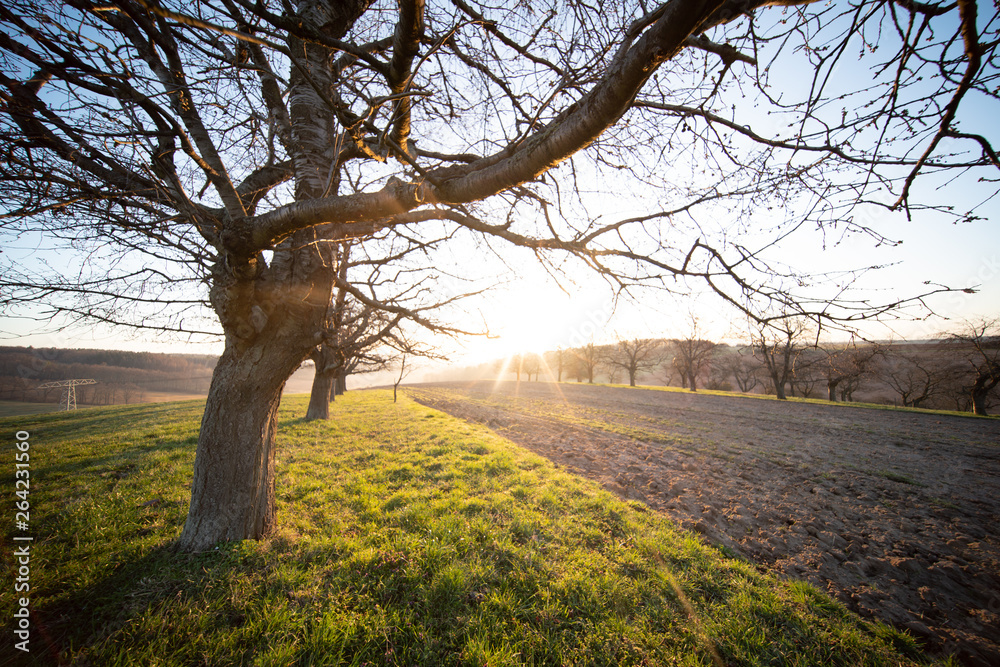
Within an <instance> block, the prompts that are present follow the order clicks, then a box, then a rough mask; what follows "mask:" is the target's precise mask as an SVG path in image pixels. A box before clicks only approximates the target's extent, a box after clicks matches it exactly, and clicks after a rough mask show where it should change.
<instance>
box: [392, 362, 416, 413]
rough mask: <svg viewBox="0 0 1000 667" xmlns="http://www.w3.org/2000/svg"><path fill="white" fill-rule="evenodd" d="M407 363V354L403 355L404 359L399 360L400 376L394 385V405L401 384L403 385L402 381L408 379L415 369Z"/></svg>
mask: <svg viewBox="0 0 1000 667" xmlns="http://www.w3.org/2000/svg"><path fill="white" fill-rule="evenodd" d="M406 361H407V359H406V354H403V355H402V357H401V358H400V360H399V374H398V375H397V376H396V379H395V381H394V382H393V383H392V402H393V403H395V402H396V391H397V390H398V389H399V385H400V383H402V381H403V380H405V379H406V376H407V375H409V374H410V373H411V372H412V371H413V369H412V368H411V366H408V365H407V363H406Z"/></svg>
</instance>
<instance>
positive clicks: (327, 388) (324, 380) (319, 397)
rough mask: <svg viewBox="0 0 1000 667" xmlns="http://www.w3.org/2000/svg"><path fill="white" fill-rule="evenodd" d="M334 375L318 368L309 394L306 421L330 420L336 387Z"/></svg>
mask: <svg viewBox="0 0 1000 667" xmlns="http://www.w3.org/2000/svg"><path fill="white" fill-rule="evenodd" d="M335 379H336V378H335V377H334V374H333V373H332V372H330V371H325V372H324V371H321V370H320V368H319V367H317V368H316V375H314V376H313V383H312V391H311V393H310V394H309V407H308V408H307V409H306V421H313V420H315V419H329V418H330V401H331V400H332V393H331V392H332V391H333V387H334V380H335Z"/></svg>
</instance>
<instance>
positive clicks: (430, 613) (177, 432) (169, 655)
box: [0, 391, 923, 666]
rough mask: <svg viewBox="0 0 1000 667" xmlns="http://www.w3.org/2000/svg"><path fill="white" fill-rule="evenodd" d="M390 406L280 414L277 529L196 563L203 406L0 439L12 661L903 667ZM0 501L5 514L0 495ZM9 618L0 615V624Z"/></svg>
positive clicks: (106, 411) (837, 625) (681, 545)
mask: <svg viewBox="0 0 1000 667" xmlns="http://www.w3.org/2000/svg"><path fill="white" fill-rule="evenodd" d="M390 396H391V394H390V393H389V392H385V391H371V392H368V391H366V392H350V393H349V394H347V395H346V396H344V397H342V398H338V399H337V403H336V404H335V405H334V406H333V410H332V419H331V420H330V421H329V422H304V421H302V419H301V417H302V415H303V414H304V413H305V407H306V403H307V401H306V397H301V396H300V397H290V398H289V397H286V399H285V401H284V404H283V406H282V409H281V413H280V420H281V424H280V427H279V461H278V464H277V470H278V481H277V496H278V521H279V525H280V527H279V529H278V530H277V532H276V533H275V534H274V535H273V536H271V537H269V538H268V539H266V540H263V541H260V542H253V541H244V542H239V543H230V544H225V545H221V546H220V547H218V548H217V549H213V550H211V551H209V552H207V553H200V554H180V553H177V552H175V551H174V550H173V548H172V544H173V541H174V540H175V539H176V537H177V536H178V535H179V533H180V530H181V527H182V524H183V521H184V516H185V513H186V509H187V500H188V494H189V484H190V476H191V466H192V463H193V458H194V449H195V442H196V433H197V428H198V421H199V418H200V411H201V405H202V403H200V402H197V401H194V402H184V403H173V404H156V405H140V406H128V407H115V408H94V409H86V410H79V411H77V412H75V413H56V414H52V415H38V416H30V417H18V418H15V419H6V420H0V425H2V427H3V429H4V432H5V433H7V434H8V435H7V436H5V437H6V438H7V440H8V442H10V441H11V440H12V438H13V434H14V432H15V431H17V430H28V431H30V432H31V438H30V442H31V450H30V453H31V465H32V467H31V471H32V477H31V480H32V486H31V495H30V498H31V521H32V523H31V530H30V533H31V534H32V535H33V536H34V537H35V542H34V546H33V551H32V560H31V587H32V588H31V592H30V597H31V609H32V613H33V616H32V624H33V625H32V628H33V633H32V640H31V647H32V653H31V654H30V656H28V657H27V658H26V657H25V656H23V655H15V656H14V657H13V658H12V659H11V660H12V661H15V662H16V661H17V660H20V661H21V662H22V663H25V664H39V665H50V664H57V663H58V662H63V663H73V664H80V665H102V666H104V665H110V666H113V665H203V664H208V665H328V664H329V665H337V664H345V665H366V664H367V665H470V666H471V665H675V664H676V665H716V664H725V665H852V666H853V665H899V664H912V663H913V662H917V663H919V662H922V661H923V659H922V658H921V656H920V654H919V652H918V651H917V649H916V648H915V645H914V643H913V641H912V640H911V639H910V638H909V637H908V636H906V635H902V634H899V633H897V632H895V631H894V630H892V629H890V628H888V627H887V626H884V625H881V624H873V623H868V622H865V621H862V620H861V619H859V618H858V617H857V616H855V615H853V614H851V613H850V612H848V611H847V610H846V609H845V608H843V607H842V606H840V605H839V604H837V603H835V602H833V601H831V599H830V598H828V597H826V596H825V595H823V594H822V593H820V592H818V591H817V590H816V589H814V588H813V587H811V586H809V585H807V584H804V583H801V582H792V583H787V582H780V581H778V580H776V579H775V578H773V577H771V576H768V575H764V574H760V573H759V572H758V571H757V570H756V569H755V568H754V567H753V566H752V565H751V564H749V563H747V562H745V561H742V560H738V559H734V558H728V557H726V556H724V555H723V554H722V553H721V552H720V551H719V550H716V549H714V548H710V547H707V546H705V545H703V544H702V543H701V542H699V541H698V539H697V538H695V537H694V536H693V535H691V534H690V533H686V532H683V531H681V530H679V529H678V528H677V527H676V526H675V525H673V524H672V523H671V522H670V521H669V520H667V519H666V518H664V517H663V516H662V515H660V514H657V513H654V512H652V511H650V510H648V509H647V508H646V507H645V506H643V505H640V504H637V503H626V502H622V501H620V500H618V499H616V498H615V497H613V496H612V495H610V494H608V493H607V492H605V491H603V490H601V489H600V488H599V487H598V486H597V485H596V484H594V483H591V482H589V481H586V480H583V479H581V478H578V477H576V476H573V475H570V474H568V473H566V472H564V471H562V470H560V469H558V468H556V467H555V466H553V465H552V464H551V463H549V462H548V461H546V460H545V459H542V458H540V457H537V456H535V455H533V454H531V453H529V452H527V451H526V450H523V449H521V448H519V447H517V446H516V445H514V444H512V443H511V442H509V441H507V440H504V439H502V438H500V437H498V436H496V435H494V434H493V433H491V432H490V431H489V430H488V429H486V428H485V427H479V426H476V425H470V424H467V423H465V422H463V421H460V420H457V419H454V418H452V417H449V416H447V415H444V414H442V413H440V412H436V411H434V410H431V409H428V408H425V407H423V406H420V405H418V404H416V403H414V402H412V401H410V400H409V399H406V398H403V399H402V400H401V402H400V403H397V404H393V403H392V402H391V398H390ZM8 451H10V450H8ZM7 460H8V462H10V461H11V460H12V456H10V455H8V457H7ZM9 465H10V466H11V467H10V468H9V469H11V470H12V469H13V464H12V463H9ZM6 479H8V480H10V479H11V476H10V475H7V477H6ZM5 489H7V493H8V494H9V496H10V497H12V494H13V491H12V489H11V487H10V486H9V481H8V485H7V486H5ZM11 505H12V503H10V502H5V503H4V504H3V506H4V510H3V512H4V514H3V517H2V520H3V521H4V522H5V523H4V525H6V526H12V525H13V516H9V515H11V514H12V509H11ZM13 534H14V533H13V531H12V530H10V529H8V530H6V532H5V536H4V540H5V547H6V546H7V545H10V544H13V542H12V537H13ZM5 553H9V550H8V549H5ZM7 585H8V586H9V585H10V583H9V582H8V584H7ZM14 604H15V602H14V596H11V595H7V592H6V591H5V593H4V595H3V596H2V598H0V614H2V615H3V618H4V619H11V618H12V617H13V612H14ZM5 624H6V627H7V630H6V631H5V632H4V635H3V636H4V637H5V639H4V642H5V643H8V644H10V643H12V640H11V639H10V638H11V636H12V634H11V627H10V625H9V622H6V621H5ZM11 653H16V652H10V651H8V650H7V647H6V646H5V647H4V651H3V652H2V653H0V655H9V654H11Z"/></svg>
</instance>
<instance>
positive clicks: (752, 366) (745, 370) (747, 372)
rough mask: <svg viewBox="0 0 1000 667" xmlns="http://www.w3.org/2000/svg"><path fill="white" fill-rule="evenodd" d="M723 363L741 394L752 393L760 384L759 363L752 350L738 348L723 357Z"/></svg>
mask: <svg viewBox="0 0 1000 667" xmlns="http://www.w3.org/2000/svg"><path fill="white" fill-rule="evenodd" d="M723 363H724V364H725V366H726V368H728V370H729V374H730V376H731V377H732V378H733V379H734V380H736V386H737V387H738V388H739V390H740V391H741V392H743V393H747V392H750V391H753V390H754V389H755V388H756V387H757V385H759V384H760V371H761V368H762V365H761V362H760V361H759V360H758V359H756V358H755V357H754V355H753V348H746V347H739V348H737V349H736V350H735V352H733V353H732V354H729V355H727V356H726V357H725V359H724V361H723Z"/></svg>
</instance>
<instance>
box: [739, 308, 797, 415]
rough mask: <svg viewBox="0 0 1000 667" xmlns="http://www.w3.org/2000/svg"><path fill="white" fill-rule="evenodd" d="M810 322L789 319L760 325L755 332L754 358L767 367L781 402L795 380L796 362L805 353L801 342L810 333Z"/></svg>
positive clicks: (752, 334) (753, 334)
mask: <svg viewBox="0 0 1000 667" xmlns="http://www.w3.org/2000/svg"><path fill="white" fill-rule="evenodd" d="M807 328H808V324H807V321H806V320H804V319H802V318H793V317H786V318H784V319H780V320H778V321H777V322H774V323H769V324H759V325H758V326H757V327H756V330H755V331H753V332H752V333H751V338H752V340H753V347H754V355H756V357H757V358H758V359H760V360H761V362H762V363H763V364H764V368H765V369H766V371H767V375H768V377H769V378H770V380H771V386H772V387H774V393H775V395H776V396H777V397H778V398H779V399H782V400H784V399H786V398H787V394H786V393H785V387H787V386H788V384H789V383H790V382H791V381H792V379H793V378H794V377H795V362H796V361H797V359H798V357H799V354H800V353H801V351H802V347H801V344H800V340H801V338H802V336H803V335H804V334H805V332H806V331H807Z"/></svg>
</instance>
